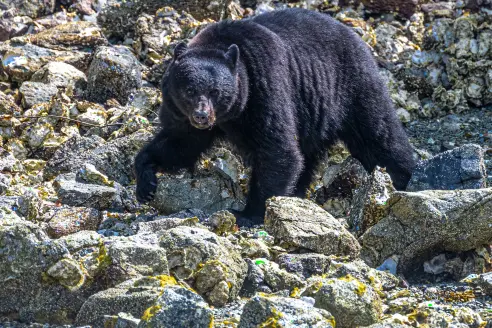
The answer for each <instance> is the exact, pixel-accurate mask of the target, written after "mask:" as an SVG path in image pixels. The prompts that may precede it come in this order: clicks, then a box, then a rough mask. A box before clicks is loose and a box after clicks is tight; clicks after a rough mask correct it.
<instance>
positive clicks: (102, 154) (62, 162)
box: [43, 131, 152, 185]
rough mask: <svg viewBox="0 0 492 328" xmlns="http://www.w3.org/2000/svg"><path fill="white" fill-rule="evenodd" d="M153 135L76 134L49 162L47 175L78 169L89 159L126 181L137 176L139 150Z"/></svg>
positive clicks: (147, 133)
mask: <svg viewBox="0 0 492 328" xmlns="http://www.w3.org/2000/svg"><path fill="white" fill-rule="evenodd" d="M151 137H152V134H151V133H150V132H147V131H137V132H135V133H134V134H132V135H130V136H125V137H122V138H119V139H116V140H114V141H110V142H106V141H105V140H104V139H102V138H101V137H98V136H96V135H91V136H90V137H73V138H71V139H69V140H68V141H67V142H65V143H64V144H63V146H62V147H60V149H58V150H57V151H56V152H55V154H54V155H53V156H52V158H51V159H50V160H49V161H48V163H47V164H46V167H45V170H44V172H43V174H44V179H46V180H49V179H53V178H54V177H56V176H57V175H59V174H61V173H70V172H77V171H78V170H79V169H80V168H81V167H83V166H84V164H85V163H90V164H93V165H94V167H95V168H96V169H97V170H98V171H100V172H102V173H104V174H105V175H106V176H107V177H108V178H109V179H111V180H114V181H116V182H118V183H120V184H122V185H128V184H129V183H130V181H131V180H133V160H134V158H135V155H136V154H137V152H138V151H139V150H140V149H141V147H143V146H144V144H145V143H146V142H147V141H148V140H149V139H150V138H151Z"/></svg>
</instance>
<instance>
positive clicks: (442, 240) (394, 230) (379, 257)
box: [361, 188, 492, 272]
mask: <svg viewBox="0 0 492 328" xmlns="http://www.w3.org/2000/svg"><path fill="white" fill-rule="evenodd" d="M491 210H492V189H491V188H488V189H476V190H475V189H470V190H459V191H445V190H442V191H441V190H433V191H430V190H429V191H421V192H415V193H411V192H397V193H394V194H393V195H392V196H391V197H390V199H389V200H388V210H387V213H388V214H387V216H386V217H384V218H383V219H381V220H380V221H379V222H378V223H377V224H376V225H374V226H373V227H371V228H370V229H369V230H367V231H366V232H365V233H364V235H362V237H361V240H362V251H361V257H362V258H363V259H364V260H365V261H366V262H367V263H368V264H369V265H371V266H377V265H380V264H381V263H382V262H383V261H384V260H385V259H387V258H388V257H390V256H392V255H397V256H399V261H398V270H399V271H400V272H405V271H406V270H409V269H411V268H415V267H417V266H418V265H419V262H421V261H424V260H426V259H428V258H430V257H432V255H436V254H439V253H441V252H442V251H452V252H458V251H467V250H471V249H475V248H477V247H479V246H480V245H481V244H487V243H488V242H490V240H491V238H492V231H491V230H490V229H489V225H490V224H491V223H492V221H491V220H492V217H491V216H490V215H489V214H488V213H490V211H491Z"/></svg>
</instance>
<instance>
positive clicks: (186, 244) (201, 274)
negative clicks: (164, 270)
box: [160, 226, 247, 306]
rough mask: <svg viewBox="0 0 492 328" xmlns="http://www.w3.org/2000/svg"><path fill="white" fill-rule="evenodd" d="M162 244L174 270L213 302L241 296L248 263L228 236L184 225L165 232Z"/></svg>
mask: <svg viewBox="0 0 492 328" xmlns="http://www.w3.org/2000/svg"><path fill="white" fill-rule="evenodd" d="M160 246H161V247H163V248H165V249H166V252H167V260H168V263H169V269H170V270H171V272H173V273H174V275H176V276H177V277H178V278H180V279H190V280H192V281H193V287H194V288H195V290H196V291H197V292H198V293H199V294H200V295H202V296H204V297H206V298H207V299H208V301H209V302H210V303H211V304H213V305H216V306H223V305H224V304H225V303H226V302H227V301H231V300H233V299H235V297H236V296H237V295H238V293H239V289H240V288H241V285H242V283H243V281H244V279H245V277H246V273H247V265H246V263H245V262H244V261H243V259H242V258H241V255H240V254H239V252H238V250H237V249H236V248H235V246H234V245H233V244H231V242H230V241H229V240H228V239H226V238H223V237H219V236H217V235H216V234H214V233H212V232H210V231H208V230H205V229H200V228H193V227H182V226H181V227H177V228H173V229H170V230H167V231H164V232H163V234H162V237H161V239H160Z"/></svg>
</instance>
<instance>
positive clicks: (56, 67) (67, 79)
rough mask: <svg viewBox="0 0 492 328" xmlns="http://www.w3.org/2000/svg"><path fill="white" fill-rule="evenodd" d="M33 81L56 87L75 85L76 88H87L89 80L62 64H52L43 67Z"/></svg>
mask: <svg viewBox="0 0 492 328" xmlns="http://www.w3.org/2000/svg"><path fill="white" fill-rule="evenodd" d="M31 81H33V82H43V83H46V84H51V85H54V86H56V87H67V86H68V85H69V84H73V85H74V86H75V87H79V88H85V86H86V85H87V78H86V76H85V74H84V73H83V72H82V71H80V70H78V69H77V68H75V67H74V66H72V65H69V64H66V63H62V62H50V63H48V64H46V65H45V66H43V67H41V68H40V69H39V70H38V71H36V73H34V75H33V76H32V78H31Z"/></svg>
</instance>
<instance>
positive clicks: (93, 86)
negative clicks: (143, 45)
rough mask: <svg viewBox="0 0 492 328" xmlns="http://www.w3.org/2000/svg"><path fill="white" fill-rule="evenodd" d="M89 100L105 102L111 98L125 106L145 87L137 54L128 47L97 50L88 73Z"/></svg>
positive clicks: (103, 47) (100, 48) (104, 47)
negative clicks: (133, 95)
mask: <svg viewBox="0 0 492 328" xmlns="http://www.w3.org/2000/svg"><path fill="white" fill-rule="evenodd" d="M87 80H88V87H87V98H88V99H89V100H92V101H95V102H102V103H103V102H105V101H106V100H108V99H110V98H115V99H117V100H118V101H119V102H120V103H121V104H126V103H127V102H128V97H129V96H130V94H132V93H134V92H135V91H136V90H137V89H138V88H140V87H141V86H142V72H141V66H140V63H139V62H138V60H137V59H136V58H135V56H134V55H133V53H132V52H131V51H130V50H129V49H128V48H126V47H124V46H114V47H106V46H101V47H99V48H97V50H96V53H95V54H94V59H93V60H92V62H91V65H90V67H89V71H88V72H87Z"/></svg>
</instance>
